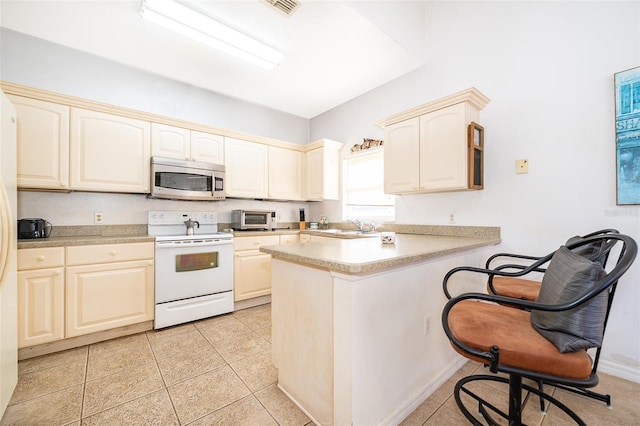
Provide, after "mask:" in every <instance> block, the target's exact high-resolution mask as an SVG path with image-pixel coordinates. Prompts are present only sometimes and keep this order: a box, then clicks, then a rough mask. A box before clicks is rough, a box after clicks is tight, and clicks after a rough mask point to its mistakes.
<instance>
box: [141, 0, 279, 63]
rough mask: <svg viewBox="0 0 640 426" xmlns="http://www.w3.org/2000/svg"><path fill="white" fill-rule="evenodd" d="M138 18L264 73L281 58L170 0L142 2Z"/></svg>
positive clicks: (253, 40)
mask: <svg viewBox="0 0 640 426" xmlns="http://www.w3.org/2000/svg"><path fill="white" fill-rule="evenodd" d="M140 15H141V16H142V17H143V18H144V19H146V20H148V21H150V22H153V23H154V24H158V25H161V26H163V27H165V28H168V29H170V30H172V31H175V32H177V33H178V34H182V35H184V36H187V37H190V38H192V39H194V40H197V41H199V42H201V43H204V44H207V45H209V46H212V47H214V48H216V49H218V50H221V51H223V52H225V53H228V54H230V55H233V56H235V57H237V58H240V59H243V60H245V61H247V62H250V63H252V64H254V65H258V66H260V67H262V68H265V69H267V70H270V69H272V68H273V67H275V66H276V65H278V64H279V63H280V62H282V60H283V59H284V54H283V53H282V52H279V51H277V50H276V49H274V48H272V47H270V46H267V45H266V44H264V43H262V42H260V41H258V40H256V39H254V38H251V37H249V36H248V35H246V34H243V33H241V32H239V31H237V30H235V29H233V28H231V27H228V26H227V25H225V24H222V23H220V22H218V21H216V20H214V19H212V18H210V17H209V16H206V15H203V14H201V13H200V12H197V11H196V10H194V9H191V8H189V7H187V6H185V5H183V4H181V3H178V2H176V1H173V0H143V1H142V5H141V6H140Z"/></svg>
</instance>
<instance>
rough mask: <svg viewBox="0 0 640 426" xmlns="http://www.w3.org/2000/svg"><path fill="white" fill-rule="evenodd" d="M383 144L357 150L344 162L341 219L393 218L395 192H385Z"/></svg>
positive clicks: (372, 220) (375, 220) (388, 219)
mask: <svg viewBox="0 0 640 426" xmlns="http://www.w3.org/2000/svg"><path fill="white" fill-rule="evenodd" d="M383 149H384V148H376V149H371V150H366V151H360V152H358V153H356V154H353V155H350V156H348V157H346V158H345V159H344V162H343V176H344V182H343V186H342V187H343V188H344V194H343V197H342V199H343V200H344V201H343V202H344V205H343V209H342V212H343V216H344V217H343V219H345V220H346V219H355V218H358V219H360V220H363V221H370V222H390V221H393V220H395V213H396V208H395V204H396V201H395V196H393V195H388V194H385V193H384V157H383V152H384V151H383Z"/></svg>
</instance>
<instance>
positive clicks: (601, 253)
mask: <svg viewBox="0 0 640 426" xmlns="http://www.w3.org/2000/svg"><path fill="white" fill-rule="evenodd" d="M583 239H584V238H583V237H580V236H578V235H576V236H575V237H571V238H569V239H568V240H567V242H566V243H565V245H567V246H568V245H571V244H574V243H578V242H580V241H582V240H583ZM606 249H609V250H610V249H611V247H607V245H606V240H598V241H594V242H592V243H589V244H584V245H581V246H579V247H576V248H574V249H573V250H572V251H573V252H574V253H576V254H579V255H580V256H583V257H586V258H587V259H589V260H593V261H594V262H598V263H603V261H604V257H605V254H606V253H607V252H608V251H609V250H606Z"/></svg>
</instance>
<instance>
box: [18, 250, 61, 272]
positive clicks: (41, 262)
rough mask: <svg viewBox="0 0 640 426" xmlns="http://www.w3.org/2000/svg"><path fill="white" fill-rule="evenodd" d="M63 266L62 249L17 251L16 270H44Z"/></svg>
mask: <svg viewBox="0 0 640 426" xmlns="http://www.w3.org/2000/svg"><path fill="white" fill-rule="evenodd" d="M57 266H64V247H49V248H35V249H20V250H18V270H19V271H26V270H29V269H44V268H55V267H57Z"/></svg>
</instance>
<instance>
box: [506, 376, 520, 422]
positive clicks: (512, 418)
mask: <svg viewBox="0 0 640 426" xmlns="http://www.w3.org/2000/svg"><path fill="white" fill-rule="evenodd" d="M520 425H522V376H518V375H516V374H509V426H520Z"/></svg>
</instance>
